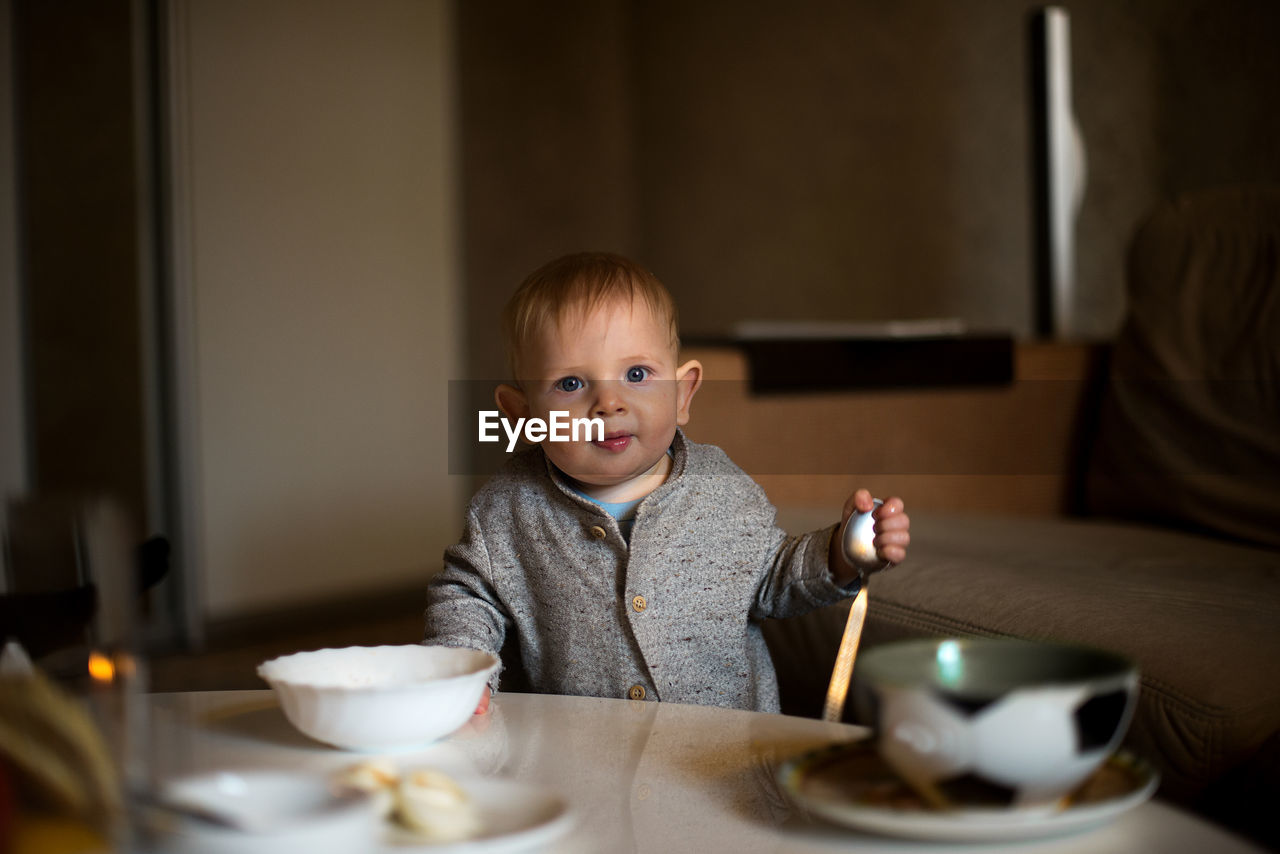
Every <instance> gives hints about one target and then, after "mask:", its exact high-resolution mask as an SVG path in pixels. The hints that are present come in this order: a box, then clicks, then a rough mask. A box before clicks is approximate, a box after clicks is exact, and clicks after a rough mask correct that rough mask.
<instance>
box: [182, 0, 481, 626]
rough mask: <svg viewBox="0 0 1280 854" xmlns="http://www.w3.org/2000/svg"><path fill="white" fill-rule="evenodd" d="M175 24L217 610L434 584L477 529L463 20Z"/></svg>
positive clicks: (285, 8) (198, 451)
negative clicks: (460, 211) (459, 45)
mask: <svg viewBox="0 0 1280 854" xmlns="http://www.w3.org/2000/svg"><path fill="white" fill-rule="evenodd" d="M171 9H172V21H171V33H170V37H171V48H172V52H173V56H172V58H171V59H172V62H173V73H172V80H173V85H174V93H173V106H174V116H173V121H174V124H173V128H172V132H173V140H174V143H175V146H176V148H175V152H174V168H173V176H174V182H175V184H174V195H175V200H176V205H175V210H174V213H175V229H176V230H175V235H174V242H175V246H176V248H177V256H176V264H175V276H176V279H175V284H176V287H177V289H178V292H177V308H178V315H177V318H176V327H177V330H178V335H179V339H180V340H179V342H178V349H179V352H180V358H181V363H180V365H179V371H180V383H179V386H180V388H179V389H178V394H179V399H180V401H181V402H183V403H182V409H183V411H184V413H185V416H184V417H185V421H184V423H183V426H182V437H181V442H182V463H183V478H184V495H185V496H186V500H187V501H188V502H189V510H190V515H189V523H190V528H191V530H190V531H189V536H190V540H189V542H188V543H187V546H188V548H189V550H190V553H191V557H192V560H193V563H195V565H196V568H197V569H198V571H199V574H200V577H201V578H202V587H201V588H200V591H199V593H200V599H201V602H199V603H198V610H199V611H200V612H201V613H202V614H203V615H204V616H206V617H208V618H212V619H219V618H225V617H232V616H241V615H245V614H249V613H253V612H260V611H265V610H269V609H272V608H283V607H292V606H296V605H298V604H300V603H304V602H306V601H308V600H320V599H324V598H330V597H334V596H341V595H345V594H349V593H352V592H360V591H369V590H376V589H379V588H382V589H392V588H396V587H402V588H403V587H415V586H417V585H424V584H425V580H426V576H427V575H428V573H430V572H431V571H433V570H434V569H435V568H437V567H438V565H439V563H440V555H441V552H442V551H443V549H444V547H445V546H446V545H447V544H448V543H449V542H451V541H452V540H453V539H455V538H456V535H457V531H458V530H459V524H460V522H459V520H460V514H461V510H460V504H459V501H460V498H459V491H460V487H461V485H460V484H458V483H457V482H456V481H455V480H452V479H451V478H450V477H449V476H448V475H447V460H446V453H445V448H446V429H447V428H446V423H445V412H446V407H445V401H446V400H447V392H446V384H447V380H448V379H449V378H450V377H452V376H454V372H455V369H456V364H457V353H456V347H457V335H456V331H455V330H456V326H457V315H458V304H457V299H458V297H457V293H456V291H457V276H458V272H457V260H456V257H455V252H456V250H455V245H454V241H455V237H456V231H455V225H454V221H453V210H454V203H455V200H454V196H453V181H454V175H453V168H454V165H453V148H452V140H451V133H450V128H451V125H452V115H453V103H452V98H451V40H450V18H449V12H450V4H449V3H447V2H445V1H444V0H433V2H421V0H379V2H376V3H363V2H358V0H323V2H316V0H277V2H273V3H268V4H262V3H258V2H249V0H241V1H240V2H235V0H187V1H186V2H175V3H173V4H172V7H171ZM407 607H417V606H416V605H414V604H413V603H411V602H410V603H407Z"/></svg>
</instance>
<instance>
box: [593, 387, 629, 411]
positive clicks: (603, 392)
mask: <svg viewBox="0 0 1280 854" xmlns="http://www.w3.org/2000/svg"><path fill="white" fill-rule="evenodd" d="M626 411H627V403H626V399H625V397H624V395H623V393H622V383H620V382H618V381H617V380H604V381H603V382H599V383H597V384H596V400H595V406H593V407H592V408H591V414H592V415H616V414H618V413H622V412H626Z"/></svg>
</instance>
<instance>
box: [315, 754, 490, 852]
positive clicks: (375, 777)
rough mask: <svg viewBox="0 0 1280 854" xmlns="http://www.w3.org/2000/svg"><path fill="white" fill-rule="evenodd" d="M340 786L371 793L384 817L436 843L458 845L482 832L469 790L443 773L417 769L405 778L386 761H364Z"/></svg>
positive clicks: (346, 774)
mask: <svg viewBox="0 0 1280 854" xmlns="http://www.w3.org/2000/svg"><path fill="white" fill-rule="evenodd" d="M336 781H337V782H338V784H340V785H344V786H351V787H353V788H357V789H361V790H362V791H366V792H371V793H372V794H373V796H374V799H375V802H376V803H377V804H378V808H379V810H380V811H381V813H382V816H383V817H384V818H391V819H393V820H395V822H396V823H397V824H398V825H399V826H401V827H403V828H405V829H407V830H410V831H413V832H414V833H416V834H418V835H420V836H422V837H424V838H426V839H428V840H430V841H432V842H458V841H461V840H463V839H470V838H471V837H473V836H476V835H478V834H479V833H480V814H479V811H478V810H477V809H476V806H475V803H474V802H473V801H472V800H471V798H470V796H468V795H467V793H466V790H464V789H463V788H462V787H461V786H459V785H458V783H457V781H456V780H454V779H453V778H452V777H450V776H449V775H448V774H445V773H444V772H442V771H437V770H434V769H429V768H422V769H415V770H412V771H410V772H408V773H407V774H405V775H404V776H403V777H402V776H401V775H400V773H399V771H398V770H397V769H396V767H395V765H393V764H392V763H391V762H389V761H387V760H385V759H370V760H367V761H364V762H360V763H358V764H356V765H353V766H351V767H350V768H347V769H345V770H344V771H342V772H341V773H339V774H338V777H337V780H336Z"/></svg>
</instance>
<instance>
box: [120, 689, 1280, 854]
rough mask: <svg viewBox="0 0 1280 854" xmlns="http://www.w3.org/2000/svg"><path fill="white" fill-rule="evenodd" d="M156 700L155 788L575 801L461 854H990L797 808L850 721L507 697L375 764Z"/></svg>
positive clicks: (1028, 841) (1211, 835) (1143, 814)
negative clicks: (423, 770)
mask: <svg viewBox="0 0 1280 854" xmlns="http://www.w3.org/2000/svg"><path fill="white" fill-rule="evenodd" d="M144 697H145V703H144V706H143V708H144V710H145V714H146V716H147V721H146V727H145V731H146V750H145V752H146V754H147V766H148V767H147V774H148V775H149V776H150V777H151V778H152V779H153V781H157V782H163V781H169V780H174V779H178V778H182V777H184V776H187V775H196V774H208V773H211V772H236V771H254V770H264V769H265V770H287V771H291V772H298V773H302V774H306V775H316V776H317V777H322V778H336V777H337V776H338V775H341V774H342V773H344V771H346V770H348V769H350V768H351V767H353V766H355V765H357V764H359V763H361V762H365V761H369V760H371V759H378V760H386V761H389V762H393V763H395V764H396V765H397V766H399V767H403V768H410V767H429V768H434V769H436V770H440V771H442V772H445V773H446V774H449V775H452V776H454V777H455V778H456V779H457V780H459V781H467V780H503V781H512V782H514V783H518V784H520V785H521V786H522V787H524V789H526V790H531V791H537V792H544V793H548V794H550V795H554V797H556V798H558V799H559V800H560V802H562V803H563V805H564V807H565V810H564V815H563V816H562V817H561V818H562V820H561V821H559V822H558V824H557V825H556V831H555V833H553V834H550V835H548V834H546V833H544V834H542V835H537V834H533V835H525V836H516V837H512V838H503V837H501V836H499V837H497V838H493V839H489V840H484V839H481V840H477V841H475V842H473V843H472V844H471V845H470V846H467V847H466V849H465V850H468V851H475V852H477V854H480V852H486V851H489V850H493V851H498V850H502V851H512V850H520V849H521V844H520V843H521V842H522V841H523V842H526V843H527V846H526V847H527V848H529V849H530V850H544V851H554V852H575V853H576V852H609V854H614V852H649V851H652V852H664V854H666V852H685V851H688V852H698V853H699V854H712V853H713V852H733V854H750V852H762V854H763V852H833V851H840V852H881V851H883V852H932V854H938V852H953V851H954V852H960V851H990V850H993V845H992V844H990V843H989V842H986V841H975V839H974V838H973V837H972V836H971V835H970V834H967V833H966V832H965V831H964V829H963V827H960V829H959V831H958V832H957V834H956V835H955V838H952V839H948V838H941V839H921V838H913V834H912V833H911V832H910V828H911V825H910V823H909V822H908V823H907V824H906V825H900V826H894V825H893V824H892V822H891V823H890V827H889V829H888V830H887V831H886V830H885V829H884V828H879V829H875V830H870V829H868V828H867V827H865V826H860V824H859V822H858V821H856V820H855V821H854V822H852V823H850V822H846V821H833V820H831V819H830V818H829V817H824V816H823V815H821V814H818V813H821V812H822V811H820V810H819V811H815V810H813V809H811V808H810V807H811V806H812V805H811V804H807V803H806V802H804V801H803V799H800V798H797V797H796V796H795V795H796V793H795V792H794V791H792V790H791V789H790V788H789V785H788V779H789V778H788V773H787V772H788V769H791V770H793V771H794V770H795V769H796V768H798V767H801V765H798V764H797V763H801V764H802V763H803V762H804V760H805V758H806V757H813V756H818V755H821V754H822V752H823V751H829V750H832V749H833V748H839V747H840V746H842V745H844V746H848V745H854V746H855V747H857V746H858V745H864V744H865V743H866V740H867V739H868V737H869V732H868V731H867V730H866V729H864V728H862V727H858V726H854V725H851V724H845V723H836V722H828V721H822V720H817V719H812V718H803V717H796V716H789V715H781V714H768V713H761V712H751V711H743V710H736V709H725V708H717V707H710V706H693V705H682V704H675V703H666V702H654V701H649V700H630V699H606V698H597V697H571V696H557V695H542V694H524V693H513V692H499V693H498V694H496V695H495V696H494V698H493V701H492V703H491V705H490V707H489V711H488V713H487V714H483V715H476V716H473V717H472V718H471V719H470V720H469V721H468V722H467V723H466V724H465V725H464V726H463V727H462V728H461V729H459V730H458V731H456V732H454V733H453V734H452V735H449V736H447V737H445V738H443V739H441V740H439V741H437V742H435V743H433V744H430V745H425V746H421V747H416V748H411V749H406V750H400V751H397V752H394V753H390V754H379V755H373V754H361V753H353V752H350V751H345V750H340V749H338V748H335V747H331V746H328V745H325V744H322V743H320V742H318V741H314V740H312V739H311V738H309V737H307V736H305V735H303V734H302V733H301V732H300V731H298V730H297V729H295V728H294V727H293V725H292V724H290V722H289V721H288V719H287V718H286V716H285V714H284V712H283V711H282V708H281V706H280V705H279V703H278V702H277V700H276V697H275V695H274V693H273V692H272V691H270V690H247V691H208V692H175V693H150V694H146V695H144ZM869 809H870V810H871V811H872V812H873V813H875V812H876V810H878V809H879V808H877V807H871V808H869ZM882 811H883V810H881V812H882ZM857 815H858V814H857V813H856V812H855V813H854V817H855V819H856V818H857ZM873 817H874V815H873ZM1030 829H1031V830H1034V829H1035V825H1034V824H1033V825H1031V826H1030ZM1019 836H1020V835H1019V834H1017V833H1014V834H1012V836H1011V837H1010V838H1008V839H1006V840H1003V841H1001V842H1000V843H999V847H998V850H1000V851H1005V852H1023V851H1026V852H1045V854H1057V853H1058V852H1063V854H1065V852H1089V854H1098V852H1144V851H1150V852H1162V854H1170V852H1172V854H1176V853H1177V852H1188V853H1189V854H1190V852H1197V854H1199V852H1205V851H1213V852H1215V854H1232V852H1253V851H1258V850H1261V849H1258V848H1256V847H1254V846H1253V845H1252V844H1251V843H1250V842H1248V841H1247V840H1245V839H1243V838H1240V837H1238V836H1235V835H1233V834H1232V833H1230V832H1229V831H1228V830H1226V829H1223V828H1221V827H1219V826H1217V825H1215V824H1213V823H1210V822H1208V821H1206V820H1204V819H1202V818H1200V817H1198V816H1197V815H1195V814H1193V813H1191V812H1188V811H1186V810H1184V809H1181V808H1179V807H1177V806H1175V805H1172V804H1170V803H1166V802H1165V801H1163V800H1161V799H1160V798H1159V797H1158V796H1156V797H1152V798H1143V799H1142V800H1141V802H1140V803H1136V804H1132V805H1129V806H1126V807H1125V808H1124V809H1122V810H1116V811H1114V814H1108V815H1105V816H1103V817H1102V818H1100V819H1099V820H1098V822H1097V823H1096V826H1087V827H1083V828H1081V827H1078V826H1075V825H1063V828H1062V830H1061V832H1053V833H1049V834H1047V835H1046V834H1044V833H1034V832H1029V833H1027V834H1025V838H1019ZM415 849H420V850H421V851H422V852H430V851H433V850H434V849H433V846H432V845H431V844H429V843H427V842H425V841H423V842H422V843H421V844H420V845H414V844H412V841H410V842H409V843H408V844H406V843H405V840H404V838H403V837H400V838H399V841H398V842H394V841H393V840H391V837H388V838H387V839H384V840H371V846H370V850H371V851H400V852H407V851H413V850H415Z"/></svg>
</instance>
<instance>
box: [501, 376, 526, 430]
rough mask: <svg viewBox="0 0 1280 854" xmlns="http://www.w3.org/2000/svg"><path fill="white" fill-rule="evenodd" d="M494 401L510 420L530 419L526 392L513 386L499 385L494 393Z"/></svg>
mask: <svg viewBox="0 0 1280 854" xmlns="http://www.w3.org/2000/svg"><path fill="white" fill-rule="evenodd" d="M493 401H494V403H496V404H498V409H499V410H500V411H501V412H502V414H503V415H504V416H505V417H506V418H507V419H508V420H512V421H514V420H517V419H520V418H528V417H529V401H528V399H527V398H526V397H525V396H524V392H523V391H521V390H520V389H518V388H516V387H515V386H513V385H507V384H506V383H502V384H501V385H499V386H498V387H497V388H496V389H494V391H493Z"/></svg>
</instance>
